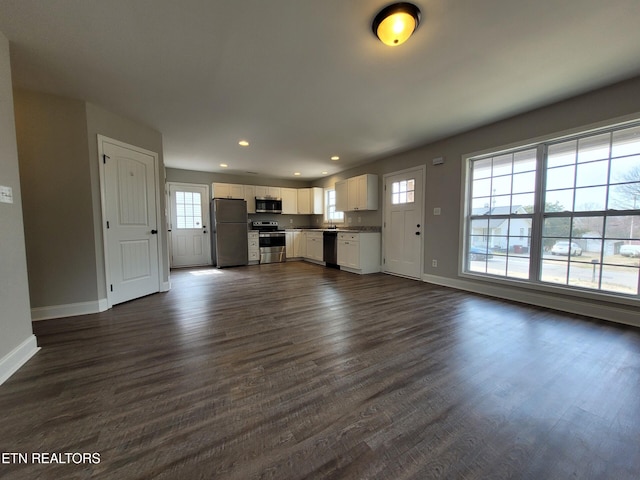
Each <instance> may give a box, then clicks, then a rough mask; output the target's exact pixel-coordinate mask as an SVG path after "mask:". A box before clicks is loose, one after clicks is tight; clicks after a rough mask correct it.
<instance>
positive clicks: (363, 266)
mask: <svg viewBox="0 0 640 480" xmlns="http://www.w3.org/2000/svg"><path fill="white" fill-rule="evenodd" d="M338 265H340V269H341V270H346V271H347V272H351V273H358V274H366V273H375V272H379V271H380V233H378V232H359V233H351V232H340V233H338Z"/></svg>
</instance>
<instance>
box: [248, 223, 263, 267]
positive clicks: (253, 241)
mask: <svg viewBox="0 0 640 480" xmlns="http://www.w3.org/2000/svg"><path fill="white" fill-rule="evenodd" d="M248 240H249V265H255V264H256V263H260V237H259V233H258V231H255V232H249V233H248Z"/></svg>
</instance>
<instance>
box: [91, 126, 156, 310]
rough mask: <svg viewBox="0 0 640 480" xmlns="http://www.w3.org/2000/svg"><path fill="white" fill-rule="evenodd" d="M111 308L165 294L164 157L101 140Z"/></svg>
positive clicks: (103, 206) (106, 257) (115, 142)
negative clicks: (162, 238) (160, 216)
mask: <svg viewBox="0 0 640 480" xmlns="http://www.w3.org/2000/svg"><path fill="white" fill-rule="evenodd" d="M98 144H99V153H100V165H101V168H100V175H101V182H102V194H103V199H102V211H103V220H104V230H103V231H104V239H105V266H106V270H107V271H106V277H107V300H108V303H109V306H111V305H115V304H118V303H122V302H126V301H128V300H132V299H134V298H139V297H142V296H144V295H148V294H151V293H155V292H158V291H160V276H159V271H160V260H159V257H158V249H159V241H158V222H159V220H158V217H157V214H158V204H157V203H158V195H157V193H158V192H157V185H158V182H157V175H158V157H157V154H155V153H153V152H148V151H145V150H143V149H138V148H136V147H133V146H131V145H126V144H123V143H121V142H117V141H115V140H110V139H107V138H105V137H99V141H98Z"/></svg>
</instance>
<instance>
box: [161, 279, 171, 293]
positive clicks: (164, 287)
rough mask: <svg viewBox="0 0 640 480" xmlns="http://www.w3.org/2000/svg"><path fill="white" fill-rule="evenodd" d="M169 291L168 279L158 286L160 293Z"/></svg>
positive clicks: (169, 282)
mask: <svg viewBox="0 0 640 480" xmlns="http://www.w3.org/2000/svg"><path fill="white" fill-rule="evenodd" d="M169 290H171V279H169V281H167V282H162V283H161V284H160V291H161V292H168V291H169Z"/></svg>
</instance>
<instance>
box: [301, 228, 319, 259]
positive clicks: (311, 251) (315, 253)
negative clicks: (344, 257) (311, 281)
mask: <svg viewBox="0 0 640 480" xmlns="http://www.w3.org/2000/svg"><path fill="white" fill-rule="evenodd" d="M306 234H307V235H306V237H307V241H306V245H307V251H306V253H305V255H304V258H305V259H307V260H311V261H314V262H322V261H323V257H324V252H323V248H324V246H323V243H322V238H323V234H322V232H313V231H311V232H306Z"/></svg>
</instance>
